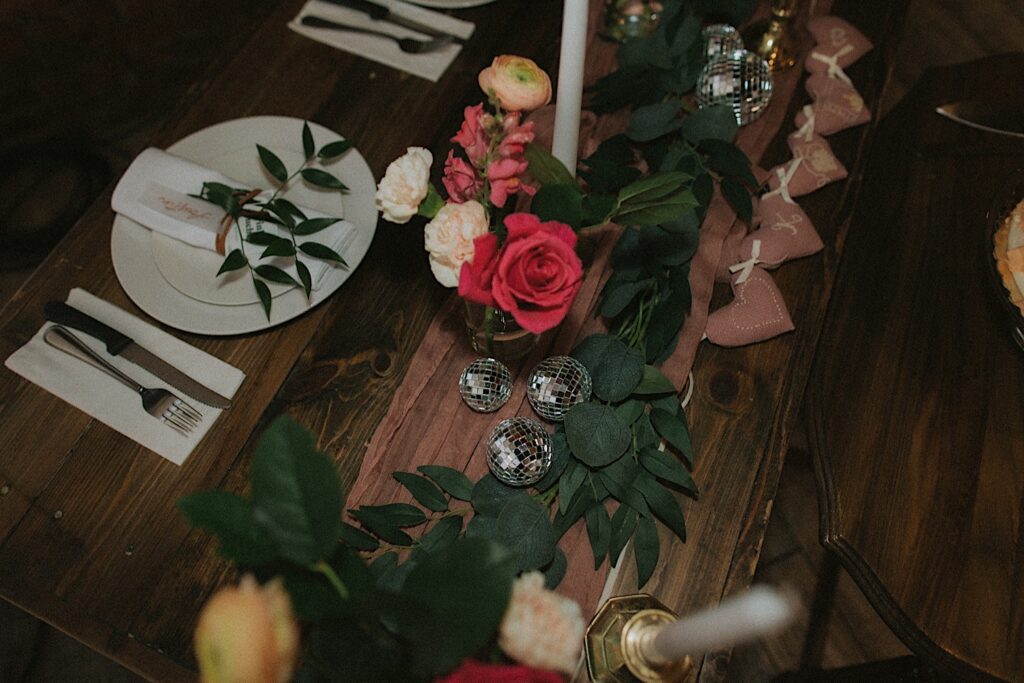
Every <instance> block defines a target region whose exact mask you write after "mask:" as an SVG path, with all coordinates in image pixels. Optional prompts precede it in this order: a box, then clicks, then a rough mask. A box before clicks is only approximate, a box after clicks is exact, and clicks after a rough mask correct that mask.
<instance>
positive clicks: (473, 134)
mask: <svg viewBox="0 0 1024 683" xmlns="http://www.w3.org/2000/svg"><path fill="white" fill-rule="evenodd" d="M463 114H464V116H465V119H464V120H463V122H462V127H461V128H460V129H459V132H458V133H456V134H455V137H453V138H452V142H456V143H458V144H459V145H461V146H462V149H464V150H466V156H467V157H469V160H470V161H471V162H473V163H474V164H480V163H481V162H482V161H483V160H484V158H485V157H486V156H487V150H488V149H489V148H490V145H491V140H490V137H489V136H488V135H487V129H486V124H487V122H488V120H489V119H490V118H491V117H490V116H489V115H487V114H484V105H483V104H478V105H476V106H475V107H466V109H465V111H464V112H463Z"/></svg>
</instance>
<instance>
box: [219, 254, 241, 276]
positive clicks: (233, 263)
mask: <svg viewBox="0 0 1024 683" xmlns="http://www.w3.org/2000/svg"><path fill="white" fill-rule="evenodd" d="M247 265H249V260H248V259H247V258H245V254H244V253H243V252H242V250H241V249H232V250H231V252H230V253H228V255H227V256H225V257H224V260H223V261H222V262H221V264H220V270H218V271H217V275H222V274H224V273H228V272H231V271H232V270H239V269H240V268H245V267H246V266H247Z"/></svg>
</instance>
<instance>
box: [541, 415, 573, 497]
mask: <svg viewBox="0 0 1024 683" xmlns="http://www.w3.org/2000/svg"><path fill="white" fill-rule="evenodd" d="M571 457H572V455H571V454H570V453H569V443H568V442H567V441H566V439H565V432H564V431H561V430H558V431H556V432H555V433H554V434H552V435H551V467H549V468H548V471H547V472H546V473H545V474H544V476H543V477H541V480H540V481H538V482H537V483H536V484H534V486H533V487H534V488H535V489H537V490H538V491H541V492H543V491H547V490H548V489H550V488H551V487H552V486H554V485H555V484H557V483H558V480H559V479H560V478H561V476H562V472H564V471H565V468H566V466H567V465H568V464H569V460H570V458H571Z"/></svg>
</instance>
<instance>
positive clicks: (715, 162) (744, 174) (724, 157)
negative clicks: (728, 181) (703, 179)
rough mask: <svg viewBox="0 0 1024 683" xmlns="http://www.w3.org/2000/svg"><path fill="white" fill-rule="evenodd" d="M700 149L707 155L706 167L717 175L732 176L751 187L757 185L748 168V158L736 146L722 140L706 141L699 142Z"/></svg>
mask: <svg viewBox="0 0 1024 683" xmlns="http://www.w3.org/2000/svg"><path fill="white" fill-rule="evenodd" d="M700 149H701V150H702V151H704V152H707V153H708V155H709V158H708V165H709V166H710V167H711V168H712V170H714V171H715V172H717V173H718V174H720V175H723V176H734V177H736V178H738V179H740V180H742V181H743V182H745V183H747V184H749V185H750V186H751V187H755V186H756V185H757V178H755V177H754V173H753V171H752V170H751V168H750V158H749V157H748V156H747V155H746V154H744V153H743V150H741V149H740V148H739V147H737V146H736V145H734V144H732V143H731V142H725V141H724V140H715V139H707V140H703V141H701V143H700Z"/></svg>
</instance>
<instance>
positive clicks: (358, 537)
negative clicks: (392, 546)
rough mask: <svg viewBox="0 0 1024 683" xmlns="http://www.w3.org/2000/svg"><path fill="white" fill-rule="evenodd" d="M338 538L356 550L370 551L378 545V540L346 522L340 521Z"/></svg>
mask: <svg viewBox="0 0 1024 683" xmlns="http://www.w3.org/2000/svg"><path fill="white" fill-rule="evenodd" d="M338 538H340V539H341V541H342V542H343V543H345V544H347V545H349V546H351V547H352V548H355V549H356V550H366V551H372V550H376V549H377V548H379V547H380V541H378V540H377V539H376V538H374V537H373V536H371V535H370V534H368V533H366V532H365V531H363V530H362V529H360V528H359V527H355V526H352V525H351V524H349V523H348V522H342V523H341V526H340V527H339V528H338Z"/></svg>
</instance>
